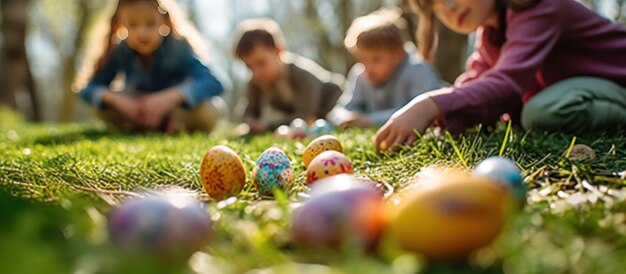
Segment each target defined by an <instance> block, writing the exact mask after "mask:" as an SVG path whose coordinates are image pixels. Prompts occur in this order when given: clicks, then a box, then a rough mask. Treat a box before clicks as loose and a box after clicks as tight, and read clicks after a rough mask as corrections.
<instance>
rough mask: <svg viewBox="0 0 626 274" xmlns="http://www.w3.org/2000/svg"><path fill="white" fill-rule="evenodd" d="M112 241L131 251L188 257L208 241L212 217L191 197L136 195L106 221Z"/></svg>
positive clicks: (116, 209)
mask: <svg viewBox="0 0 626 274" xmlns="http://www.w3.org/2000/svg"><path fill="white" fill-rule="evenodd" d="M107 229H108V234H109V238H110V240H111V242H112V243H113V244H115V245H117V246H119V247H121V248H124V249H127V250H131V251H147V252H151V253H154V254H157V255H161V256H166V257H168V258H185V257H188V256H190V255H191V254H193V253H194V252H196V251H198V250H199V249H200V248H202V247H203V246H204V245H206V244H207V243H208V241H209V239H210V237H211V234H212V224H211V219H210V218H209V217H208V215H207V214H206V212H205V211H204V210H203V209H202V207H201V204H200V203H199V202H197V201H196V200H194V199H193V198H190V197H182V196H157V197H149V198H135V199H132V200H129V201H126V202H124V203H122V204H121V205H119V206H118V207H116V208H115V209H113V210H112V211H111V213H110V214H109V221H108V225H107Z"/></svg>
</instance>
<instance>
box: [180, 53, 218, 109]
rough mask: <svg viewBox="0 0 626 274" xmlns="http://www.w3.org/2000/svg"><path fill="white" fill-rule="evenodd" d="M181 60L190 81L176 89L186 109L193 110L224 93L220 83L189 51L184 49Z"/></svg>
mask: <svg viewBox="0 0 626 274" xmlns="http://www.w3.org/2000/svg"><path fill="white" fill-rule="evenodd" d="M182 58H184V60H183V67H184V68H186V74H187V77H188V78H189V79H190V80H191V81H188V82H185V83H183V84H181V85H178V86H177V87H176V88H177V89H178V90H180V92H181V93H182V95H183V97H184V104H185V106H186V107H188V108H193V107H195V106H197V105H199V104H200V103H202V102H204V101H206V100H209V99H211V97H213V96H217V95H220V94H222V92H224V87H223V86H222V83H220V81H218V80H217V78H216V77H215V76H214V75H213V74H212V73H211V71H210V70H209V68H208V67H207V66H205V65H204V64H202V63H201V62H200V60H198V58H196V56H195V55H194V54H193V52H192V51H191V49H189V48H186V49H185V52H184V53H183V55H182Z"/></svg>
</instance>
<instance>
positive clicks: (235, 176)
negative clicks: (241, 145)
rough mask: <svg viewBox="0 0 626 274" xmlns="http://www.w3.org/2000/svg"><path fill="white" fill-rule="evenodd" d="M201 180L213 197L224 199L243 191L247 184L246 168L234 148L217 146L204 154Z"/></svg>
mask: <svg viewBox="0 0 626 274" xmlns="http://www.w3.org/2000/svg"><path fill="white" fill-rule="evenodd" d="M200 180H201V181H202V185H203V186H204V190H205V191H206V193H207V194H209V196H210V197H211V198H213V199H216V200H223V199H224V198H228V197H230V196H235V195H238V194H239V193H240V192H241V190H242V189H243V187H244V185H245V184H246V169H245V168H244V166H243V162H242V161H241V158H239V156H238V155H237V153H236V152H234V151H233V150H232V149H230V148H228V147H226V146H215V147H213V148H211V149H210V150H209V151H208V152H207V153H206V155H204V159H203V160H202V166H201V167H200Z"/></svg>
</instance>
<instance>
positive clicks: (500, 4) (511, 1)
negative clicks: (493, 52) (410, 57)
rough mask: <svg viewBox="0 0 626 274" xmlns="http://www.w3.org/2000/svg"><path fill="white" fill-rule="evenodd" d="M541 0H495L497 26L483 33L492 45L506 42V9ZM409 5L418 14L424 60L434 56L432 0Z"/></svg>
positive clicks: (419, 38)
mask: <svg viewBox="0 0 626 274" xmlns="http://www.w3.org/2000/svg"><path fill="white" fill-rule="evenodd" d="M540 1H541V0H495V5H494V9H495V10H497V11H498V21H499V22H498V23H499V25H498V28H497V29H491V28H490V29H487V30H486V32H485V33H484V34H483V35H486V36H487V39H488V40H489V41H491V42H492V43H493V44H494V45H496V46H498V47H501V46H502V45H503V44H504V42H506V10H507V9H511V10H514V11H521V10H525V9H529V8H532V7H534V6H535V5H537V4H538V3H539V2H540ZM411 6H412V7H413V9H414V11H416V12H417V13H418V15H419V26H418V30H417V37H418V38H417V39H418V41H417V42H418V46H419V50H420V52H421V53H422V55H423V56H424V58H425V59H426V60H432V59H433V57H434V56H435V50H436V49H435V41H436V40H437V19H436V18H435V14H434V12H433V9H432V6H433V0H413V1H411Z"/></svg>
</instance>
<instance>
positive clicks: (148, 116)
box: [141, 89, 184, 128]
mask: <svg viewBox="0 0 626 274" xmlns="http://www.w3.org/2000/svg"><path fill="white" fill-rule="evenodd" d="M183 100H184V98H183V95H182V94H181V93H180V92H179V91H178V90H176V89H170V90H166V91H160V92H156V93H154V94H151V95H146V96H144V97H143V98H142V99H141V122H142V124H143V125H144V126H147V127H149V128H158V127H159V126H160V125H161V123H162V122H163V117H164V116H165V115H166V114H167V113H169V112H170V111H172V110H173V109H174V108H175V107H177V106H180V104H181V103H182V102H183Z"/></svg>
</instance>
